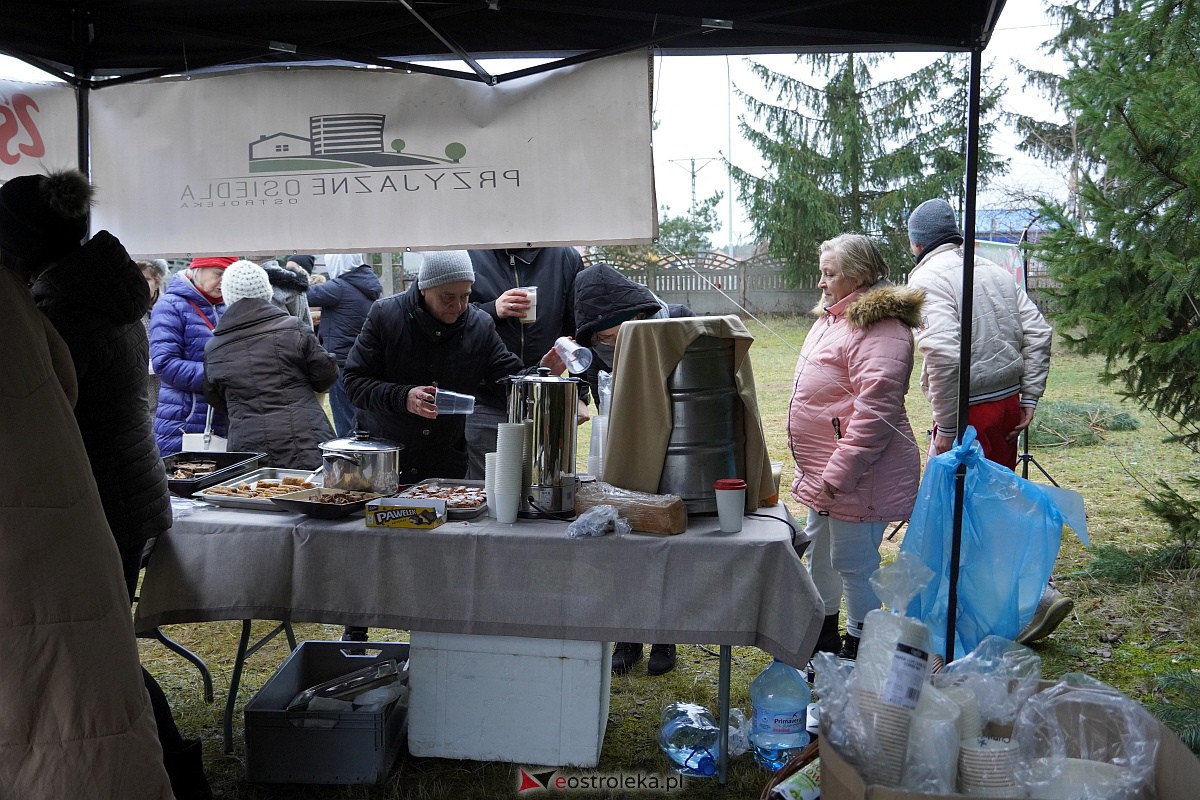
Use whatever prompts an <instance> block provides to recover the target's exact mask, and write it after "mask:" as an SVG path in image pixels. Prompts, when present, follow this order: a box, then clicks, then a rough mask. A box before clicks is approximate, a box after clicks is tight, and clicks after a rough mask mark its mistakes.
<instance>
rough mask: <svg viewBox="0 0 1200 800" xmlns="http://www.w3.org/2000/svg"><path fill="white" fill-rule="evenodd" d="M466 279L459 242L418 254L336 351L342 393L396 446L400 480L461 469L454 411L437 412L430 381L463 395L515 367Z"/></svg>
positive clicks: (460, 429) (461, 440) (460, 436)
mask: <svg viewBox="0 0 1200 800" xmlns="http://www.w3.org/2000/svg"><path fill="white" fill-rule="evenodd" d="M474 280H475V273H474V270H473V269H472V268H471V260H470V258H469V257H468V256H467V253H466V251H463V250H445V251H440V252H431V253H426V254H425V259H424V263H423V264H422V265H421V271H420V273H419V274H418V275H417V280H416V282H414V283H413V284H412V286H410V287H409V289H408V291H406V292H405V293H404V294H400V295H394V296H392V297H388V298H385V299H383V300H380V301H378V302H376V303H375V305H374V306H372V308H371V311H370V313H369V314H368V315H367V321H366V323H365V324H364V325H363V328H362V332H361V333H360V334H359V335H358V338H357V340H356V341H355V343H354V346H353V347H352V348H351V349H350V353H349V355H347V356H346V371H345V379H346V392H347V394H349V396H350V401H351V402H352V403H353V404H354V405H355V407H356V408H357V409H358V411H359V416H360V418H361V419H362V421H363V422H365V424H366V427H367V429H368V430H369V431H370V432H371V433H372V434H374V435H375V436H378V437H381V438H384V439H390V440H392V441H395V442H399V443H401V444H403V445H404V447H405V450H404V455H403V458H402V459H401V460H402V462H403V465H404V471H403V473H402V474H401V476H400V482H401V483H416V482H417V481H420V480H424V479H425V478H462V477H463V476H465V475H466V474H467V441H466V433H465V427H466V426H465V421H464V418H463V416H461V415H457V414H454V415H444V416H441V417H439V416H438V413H437V406H436V405H435V403H434V395H435V387H436V388H440V389H449V390H451V391H455V392H461V393H463V394H470V395H473V394H475V392H476V390H477V388H478V387H479V386H480V384H494V383H495V382H497V381H499V380H500V379H501V378H504V377H506V376H508V375H513V374H515V373H518V372H520V371H521V367H522V365H521V361H520V359H518V358H517V357H516V356H515V355H513V354H512V353H511V352H510V351H509V349H508V348H507V347H505V346H504V342H503V341H501V339H500V337H499V336H498V335H497V334H496V327H495V325H494V324H493V323H492V320H491V319H490V318H489V317H488V315H487V314H485V313H484V312H483V311H480V310H479V309H478V308H476V307H474V306H472V305H471V304H470V302H469V298H470V296H471V284H472V283H473V282H474ZM475 408H476V411H477V412H478V409H479V406H478V404H477V405H476V406H475ZM472 416H473V415H472Z"/></svg>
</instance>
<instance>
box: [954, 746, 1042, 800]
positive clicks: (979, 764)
mask: <svg viewBox="0 0 1200 800" xmlns="http://www.w3.org/2000/svg"><path fill="white" fill-rule="evenodd" d="M1019 759H1020V746H1019V745H1018V744H1017V743H1016V742H1015V741H1012V740H1011V739H999V738H994V737H987V736H980V737H977V738H975V739H963V740H961V741H960V742H959V748H958V790H959V791H960V792H962V793H963V794H971V795H984V796H987V797H1025V796H1026V794H1025V789H1024V788H1023V787H1021V786H1018V785H1017V782H1016V777H1015V771H1016V767H1017V762H1018V760H1019Z"/></svg>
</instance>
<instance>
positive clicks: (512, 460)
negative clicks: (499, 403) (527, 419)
mask: <svg viewBox="0 0 1200 800" xmlns="http://www.w3.org/2000/svg"><path fill="white" fill-rule="evenodd" d="M525 431H526V425H525V423H523V422H501V423H500V424H499V425H497V426H496V474H495V476H494V478H493V483H494V486H493V487H492V491H493V492H494V496H495V501H496V521H497V522H503V523H505V524H510V525H511V524H512V523H514V522H516V521H517V511H518V510H519V509H520V507H521V490H522V487H523V486H524V483H523V481H522V477H523V471H524V465H523V464H522V458H521V456H522V454H523V453H524V449H525ZM484 463H485V466H486V461H485V462H484Z"/></svg>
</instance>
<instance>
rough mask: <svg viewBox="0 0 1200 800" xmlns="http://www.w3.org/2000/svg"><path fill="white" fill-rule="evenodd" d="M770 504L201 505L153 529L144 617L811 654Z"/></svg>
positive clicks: (784, 536) (809, 624)
mask: <svg viewBox="0 0 1200 800" xmlns="http://www.w3.org/2000/svg"><path fill="white" fill-rule="evenodd" d="M763 513H765V514H768V515H769V516H770V517H771V518H768V519H763V518H754V517H747V518H746V520H745V527H744V529H743V530H742V531H741V532H740V533H736V534H723V533H721V532H720V530H719V528H718V525H717V520H716V517H693V518H692V519H691V520H690V521H689V526H688V530H687V531H686V532H684V533H682V534H679V535H677V536H655V535H646V534H637V533H633V534H626V535H608V536H602V537H597V538H581V539H571V538H568V537H567V536H566V523H562V522H555V521H549V520H519V521H518V522H517V524H515V525H501V524H499V523H497V522H495V521H494V520H488V519H487V518H486V517H485V518H481V519H479V520H476V521H472V522H448V523H446V524H445V525H442V526H441V527H439V528H435V529H433V530H428V531H412V530H400V529H388V528H368V527H366V526H365V525H364V522H363V519H362V518H361V517H356V518H354V519H347V520H340V521H337V522H331V521H324V520H316V519H309V518H308V517H305V516H303V515H300V514H293V513H281V512H270V511H249V510H241V509H221V508H211V509H210V508H205V509H201V510H197V511H195V512H194V513H190V514H187V515H186V516H183V515H180V514H177V515H176V520H175V524H174V527H173V528H172V529H171V530H170V531H169V532H168V533H166V534H165V535H163V536H162V537H160V538H159V540H158V543H157V546H156V547H155V549H154V553H153V555H152V556H151V558H150V561H149V564H148V566H147V568H146V574H145V576H144V579H143V581H142V587H141V594H140V597H141V599H140V601H139V603H138V605H137V612H136V620H135V624H136V627H137V629H138V630H139V631H145V630H149V629H152V628H154V627H157V626H160V625H165V624H170V623H180V622H210V621H215V620H244V619H274V620H290V621H293V622H323V623H334V624H358V625H369V626H376V627H385V628H397V629H401V630H423V631H436V632H443V633H468V634H492V635H507V636H530V637H536V638H546V639H578V640H584V641H602V642H603V641H632V642H677V643H693V644H728V645H756V646H758V647H759V648H761V649H763V650H765V651H767V652H768V653H771V654H772V655H773V656H775V657H777V658H779V659H781V660H783V661H786V662H788V663H790V664H793V665H795V666H803V665H804V663H805V662H806V661H807V659H808V655H809V653H810V652H811V650H812V647H813V645H814V644H815V643H816V639H817V634H818V632H819V629H820V626H821V620H822V616H823V613H824V608H823V606H822V604H821V600H820V598H819V596H818V595H817V592H816V589H815V587H814V586H813V583H812V580H811V579H810V578H809V576H808V572H807V570H806V569H805V568H804V566H803V565H802V563H801V561H800V558H799V556H798V555H797V554H796V549H795V547H794V544H793V532H792V530H791V529H790V528H789V526H788V525H787V524H785V522H784V518H785V517H786V511H785V510H784V508H783V506H776V507H775V508H770V509H763ZM799 535H800V537H803V533H802V532H801V533H800V534H799ZM801 540H802V539H801Z"/></svg>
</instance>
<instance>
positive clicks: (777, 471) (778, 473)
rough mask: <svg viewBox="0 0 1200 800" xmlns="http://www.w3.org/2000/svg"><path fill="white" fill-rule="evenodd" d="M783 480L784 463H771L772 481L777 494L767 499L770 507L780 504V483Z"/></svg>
mask: <svg viewBox="0 0 1200 800" xmlns="http://www.w3.org/2000/svg"><path fill="white" fill-rule="evenodd" d="M782 479H783V462H782V461H772V462H771V481H772V482H773V483H774V484H775V494H773V495H771V496H770V497H768V498H767V503H768V505H775V504H776V503H778V502H779V481H780V480H782Z"/></svg>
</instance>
